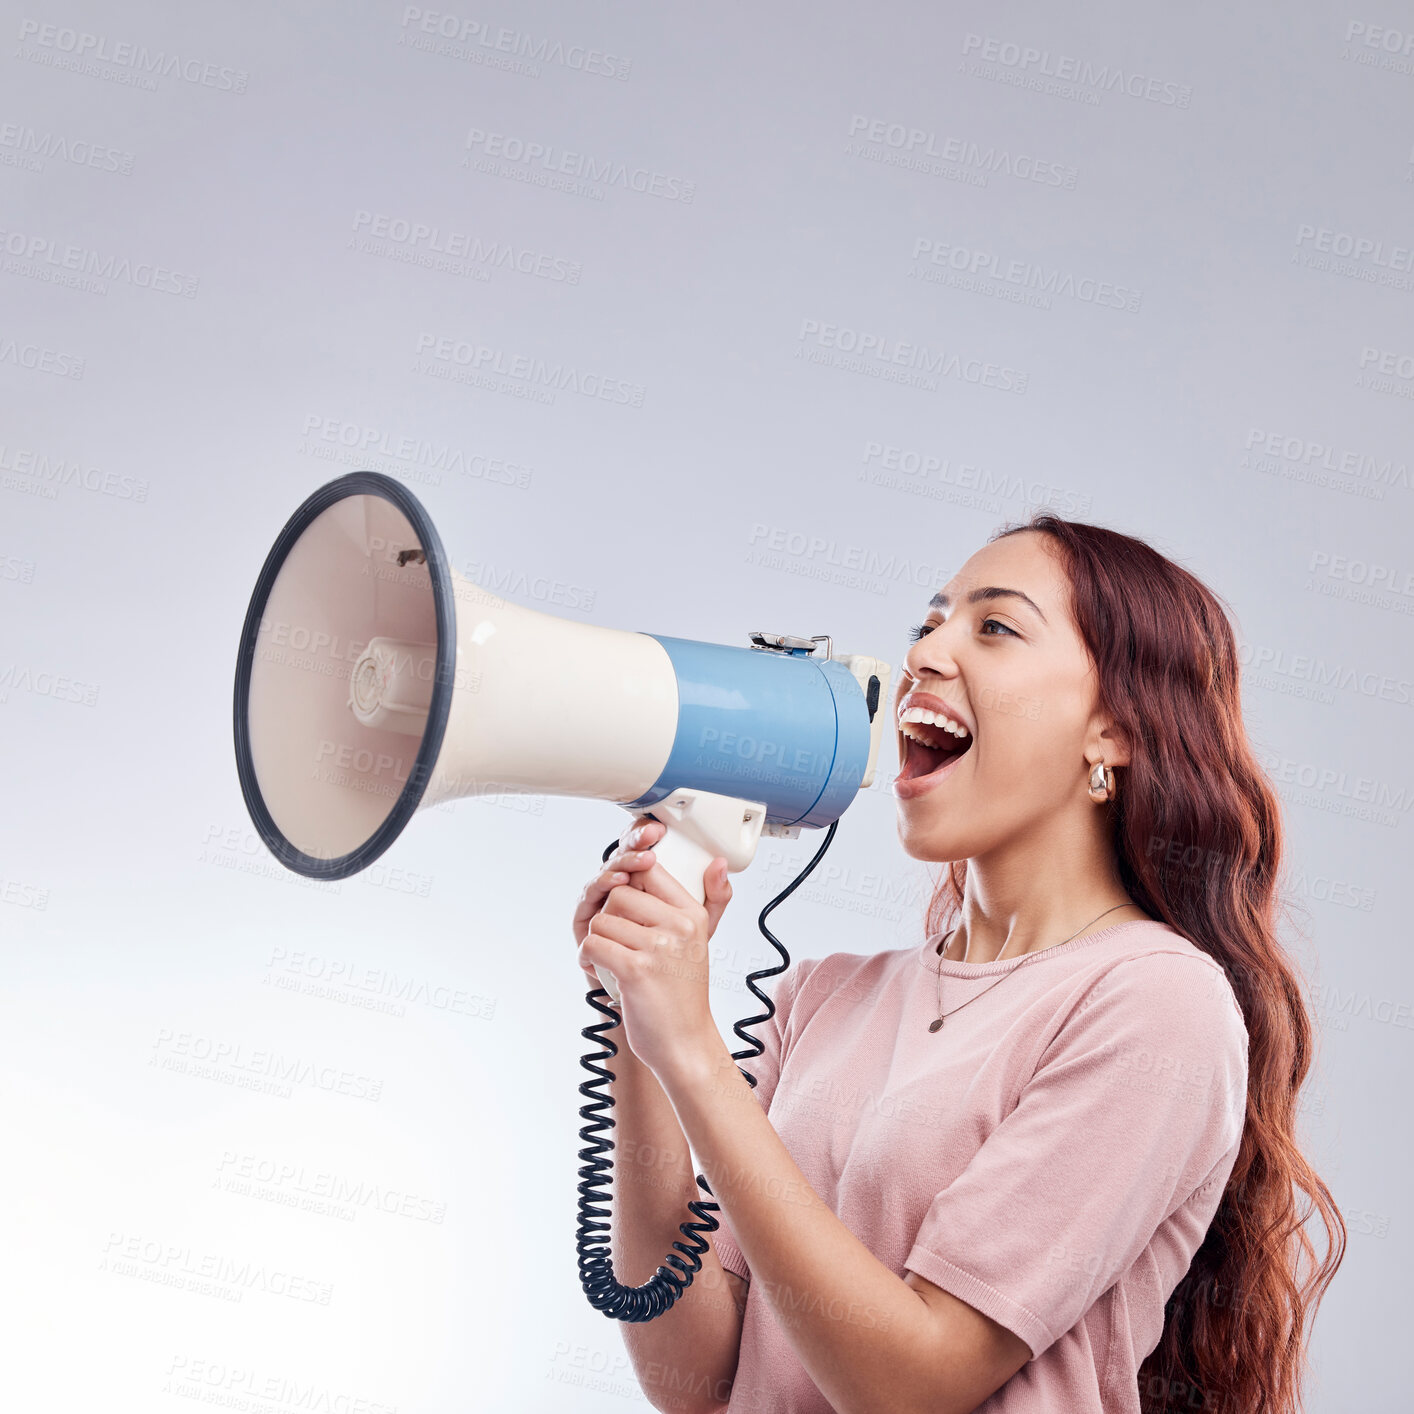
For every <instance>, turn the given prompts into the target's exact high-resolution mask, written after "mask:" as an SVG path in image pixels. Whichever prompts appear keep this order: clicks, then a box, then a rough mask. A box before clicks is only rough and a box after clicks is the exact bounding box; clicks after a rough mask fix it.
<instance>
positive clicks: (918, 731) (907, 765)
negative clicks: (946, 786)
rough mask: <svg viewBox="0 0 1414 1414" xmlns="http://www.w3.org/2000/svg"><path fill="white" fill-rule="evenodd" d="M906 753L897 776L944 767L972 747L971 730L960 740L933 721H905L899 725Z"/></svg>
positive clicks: (912, 776)
mask: <svg viewBox="0 0 1414 1414" xmlns="http://www.w3.org/2000/svg"><path fill="white" fill-rule="evenodd" d="M899 735H900V736H901V738H902V740H903V745H904V757H903V762H902V764H901V766H900V768H899V772H898V775H897V776H896V777H895V779H896V780H900V781H911V780H915V779H918V778H921V777H923V776H931V775H932V774H933V773H934V772H936V771H942V770H945V769H946V768H947V767H948V766H950V765H952V763H953V762H954V761H956V760H957V759H958V757H959V756H964V755H966V753H967V752H969V751H970V750H971V749H972V734H971V733H970V732H969V733H968V734H967V735H966V736H964V737H963V738H962V739H961V740H959V739H958V738H957V737H955V736H954V735H953V734H952V733H951V732H950V731H948V730H947V729H946V728H944V727H940V726H936V725H934V724H933V723H931V722H906V723H903V724H902V725H901V726H900V728H899Z"/></svg>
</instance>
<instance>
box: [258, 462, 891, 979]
mask: <svg viewBox="0 0 1414 1414" xmlns="http://www.w3.org/2000/svg"><path fill="white" fill-rule="evenodd" d="M749 637H750V642H749V644H748V645H747V646H746V647H737V646H732V645H726V644H718V643H706V642H698V641H696V640H693V639H684V638H672V637H667V636H665V635H662V634H653V633H645V632H638V631H634V630H627V629H614V628H603V627H599V626H597V625H593V624H584V623H576V622H572V621H571V620H568V619H563V618H559V617H557V616H555V615H553V614H547V613H541V612H539V611H537V610H535V609H527V608H525V607H523V606H521V605H518V604H513V603H509V602H507V601H506V600H504V599H502V598H500V597H498V596H497V595H495V594H492V593H489V592H488V591H487V590H485V589H483V588H482V587H481V586H480V585H478V584H476V583H474V582H472V581H469V580H467V579H466V578H464V577H463V576H462V575H461V574H459V573H458V572H457V571H456V569H454V568H453V567H452V566H451V565H450V564H449V563H448V561H447V556H446V553H445V551H444V549H443V546H442V541H441V539H440V537H439V536H438V534H437V530H436V528H435V527H434V525H433V523H432V520H431V517H430V516H429V515H428V514H427V511H426V510H425V509H424V508H423V506H422V504H421V503H420V502H419V501H418V499H417V498H416V497H415V496H414V495H413V494H412V492H411V491H409V490H408V489H407V487H406V486H404V485H403V483H402V482H400V481H397V480H395V479H394V478H392V477H390V476H384V475H381V474H379V473H376V472H369V471H356V472H352V473H350V474H349V475H346V476H341V477H339V478H338V479H337V480H334V481H330V482H328V483H327V484H325V485H323V486H321V487H319V489H318V490H316V491H315V492H314V493H313V494H312V495H311V496H309V497H308V499H307V500H305V501H304V503H303V504H302V505H300V506H299V508H298V509H297V510H296V511H295V512H294V514H293V515H292V516H291V517H290V519H289V520H288V521H287V522H286V524H285V527H284V529H283V530H282V531H281V532H280V534H279V535H278V536H277V538H276V540H275V543H274V545H273V547H272V548H271V550H270V553H269V554H268V555H267V557H266V559H265V563H264V565H263V566H262V568H261V570H260V574H259V577H258V578H257V581H256V585H255V590H254V593H253V594H252V595H251V600H250V606H249V608H248V609H247V611H246V616H245V622H244V626H243V629H242V632H241V640H240V650H239V656H238V659H237V667H236V683H235V723H234V725H235V747H236V762H237V770H238V773H239V777H240V785H241V791H242V794H243V795H244V797H245V802H246V806H247V808H248V809H249V811H250V816H251V819H252V821H253V823H254V825H255V827H256V829H257V831H258V832H259V834H260V836H261V838H262V839H263V840H264V842H265V844H266V845H267V846H268V847H269V849H270V851H271V852H272V853H273V854H274V856H275V857H276V858H277V859H278V860H279V861H280V862H281V863H282V864H284V865H285V866H286V867H287V868H289V869H291V870H293V871H294V872H296V873H298V874H302V875H305V876H306V877H308V878H312V879H324V880H333V879H342V878H345V877H347V876H348V875H350V874H353V873H356V872H358V871H359V870H361V869H365V868H367V867H368V866H369V865H370V864H371V863H373V861H374V860H375V859H377V858H378V857H379V855H381V854H382V853H383V852H384V851H385V850H386V849H387V848H388V847H389V846H390V845H391V844H392V843H393V841H394V840H395V839H396V838H397V837H398V835H399V834H400V833H401V832H402V830H403V828H404V827H405V826H406V825H407V823H408V821H409V820H410V819H411V818H412V817H413V815H414V814H415V813H416V812H417V811H418V810H422V809H427V808H428V807H430V806H433V805H437V804H439V803H442V802H444V801H448V800H452V799H457V798H461V797H466V796H474V795H485V794H493V793H505V792H508V791H510V792H516V791H525V792H534V793H537V794H544V795H563V796H587V797H593V798H597V799H602V800H607V801H612V802H615V803H616V804H618V805H621V806H622V807H623V808H624V809H625V810H627V811H629V812H630V813H631V814H634V815H641V814H649V815H652V816H653V817H654V818H656V819H659V820H661V821H663V823H664V825H665V826H666V827H667V832H666V834H665V836H664V838H663V839H662V841H661V842H660V843H659V844H657V845H656V846H655V847H654V854H655V856H656V857H657V860H658V862H659V864H661V865H662V866H663V867H664V868H665V869H666V870H667V871H668V873H669V874H671V875H672V876H673V877H674V878H675V879H676V880H677V881H678V882H679V883H680V884H682V886H683V887H684V888H685V889H686V890H687V891H688V892H689V893H690V894H692V895H693V897H695V898H696V899H697V900H698V902H699V903H700V902H702V900H703V897H704V890H703V883H702V875H703V871H704V870H705V869H706V867H707V866H708V865H709V864H710V863H711V861H712V860H713V859H714V858H716V857H717V856H718V855H722V856H725V857H726V860H727V867H728V870H729V871H731V872H738V871H740V870H742V869H745V868H746V867H747V865H749V864H750V862H751V860H752V858H753V857H754V854H755V851H756V846H757V843H758V841H759V839H760V837H761V835H762V834H763V833H765V834H768V835H783V836H787V837H790V838H794V837H795V836H797V835H798V834H799V832H800V830H801V829H802V828H803V827H809V828H819V827H822V826H826V825H831V824H833V823H834V822H835V821H836V820H838V818H839V817H840V816H841V815H842V814H843V813H844V811H845V809H846V808H847V807H848V806H849V805H850V803H851V802H852V801H853V800H854V798H855V796H856V794H857V792H858V791H859V790H860V789H862V788H865V787H868V786H869V785H870V784H872V782H873V779H874V771H875V763H876V760H877V757H878V751H879V742H880V729H881V723H882V716H881V715H880V713H879V712H878V707H879V703H880V702H881V701H882V700H883V699H884V698H885V697H886V695H887V691H888V683H889V675H890V668H889V665H888V664H887V663H884V662H882V661H881V660H880V659H877V658H872V657H868V656H865V655H862V654H851V653H842V654H836V653H834V652H833V651H832V640H831V639H830V638H829V637H828V636H826V635H818V636H816V637H812V638H802V637H798V636H792V635H788V634H781V633H766V632H759V631H758V632H752V633H751V634H750V636H749ZM821 645H823V652H822V651H820V646H821ZM599 976H600V979H601V980H602V981H603V983H604V986H605V989H606V991H608V993H609V995H610V996H611V997H612V998H613V999H614V1001H615V1002H618V1001H619V992H618V988H617V985H616V983H615V982H614V979H613V977H612V974H608V973H607V972H606V971H600V972H599Z"/></svg>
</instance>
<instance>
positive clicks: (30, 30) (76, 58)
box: [15, 20, 250, 93]
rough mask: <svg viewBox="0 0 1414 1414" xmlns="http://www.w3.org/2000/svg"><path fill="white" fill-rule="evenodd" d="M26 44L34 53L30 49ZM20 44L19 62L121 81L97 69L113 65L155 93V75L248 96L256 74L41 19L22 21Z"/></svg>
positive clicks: (135, 82)
mask: <svg viewBox="0 0 1414 1414" xmlns="http://www.w3.org/2000/svg"><path fill="white" fill-rule="evenodd" d="M26 44H29V45H34V46H36V48H34V49H26V48H25V47H24V46H25V45H26ZM20 45H21V47H20V48H19V49H18V50H16V52H15V57H16V58H17V59H28V60H31V61H32V62H35V63H40V64H44V65H46V66H47V67H50V68H55V69H73V70H75V71H76V72H79V73H84V74H90V75H93V76H96V77H98V78H110V77H116V75H114V74H105V73H104V71H103V70H102V69H100V68H98V67H97V66H98V65H100V64H107V65H111V66H112V67H113V68H114V69H116V70H119V71H122V70H126V71H127V73H126V74H125V75H124V78H125V79H129V80H131V81H132V82H133V83H134V84H135V85H136V86H137V87H139V88H143V89H148V90H151V89H155V88H156V87H157V84H156V82H155V81H154V78H153V76H154V75H156V76H157V77H158V78H164V79H166V78H179V79H182V80H183V81H184V82H186V83H191V84H197V85H199V86H200V87H202V88H215V89H221V90H224V91H225V92H227V93H244V92H245V91H246V85H247V84H248V83H249V82H250V75H249V74H248V73H247V72H246V71H245V70H244V69H233V68H230V67H229V66H227V65H222V64H211V63H206V62H205V61H203V60H201V59H194V58H192V57H190V56H189V55H188V56H185V57H184V56H183V55H181V54H172V53H168V51H167V50H165V49H156V50H153V49H149V48H148V47H147V46H146V45H145V44H132V43H130V42H129V41H127V40H110V39H109V37H108V36H107V35H106V34H90V33H88V32H87V31H85V30H78V29H72V28H70V27H69V26H67V25H50V24H42V23H41V22H40V21H39V20H21V21H20Z"/></svg>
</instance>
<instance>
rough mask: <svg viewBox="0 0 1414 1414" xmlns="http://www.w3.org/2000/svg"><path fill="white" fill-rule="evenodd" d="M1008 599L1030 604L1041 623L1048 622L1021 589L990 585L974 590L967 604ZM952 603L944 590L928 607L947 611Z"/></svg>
mask: <svg viewBox="0 0 1414 1414" xmlns="http://www.w3.org/2000/svg"><path fill="white" fill-rule="evenodd" d="M1006 598H1012V599H1020V600H1022V601H1023V602H1024V603H1027V604H1030V605H1031V607H1032V609H1034V610H1035V612H1036V616H1037V617H1038V618H1039V619H1040V620H1041V622H1042V623H1045V622H1046V616H1045V614H1043V613H1042V612H1041V610H1040V607H1039V606H1038V605H1037V603H1036V601H1035V600H1034V599H1032V598H1031V596H1030V595H1028V594H1023V593H1022V592H1021V591H1020V590H1019V589H998V588H997V586H996V585H991V584H989V585H988V586H987V587H986V588H985V589H974V590H973V591H972V593H971V594H969V595H968V596H967V602H968V603H969V604H980V603H982V602H983V601H984V600H987V599H1006ZM951 602H952V600H951V599H949V598H948V596H947V595H946V594H944V593H943V592H942V590H939V591H938V592H937V593H936V594H935V595H933V597H932V598H931V599H930V600H929V601H928V607H929V608H930V609H946V608H947V607H948V605H949V604H950V603H951Z"/></svg>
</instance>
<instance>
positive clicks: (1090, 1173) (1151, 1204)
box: [905, 952, 1247, 1358]
mask: <svg viewBox="0 0 1414 1414" xmlns="http://www.w3.org/2000/svg"><path fill="white" fill-rule="evenodd" d="M1246 1097H1247V1028H1246V1026H1245V1024H1244V1023H1243V1019H1242V1012H1241V1009H1240V1008H1239V1007H1238V1004H1237V999H1236V997H1235V996H1234V995H1233V992H1232V988H1231V986H1230V984H1229V983H1228V980H1227V977H1226V975H1225V974H1224V972H1223V970H1222V969H1221V968H1220V967H1219V966H1218V965H1217V963H1216V962H1214V961H1213V960H1212V959H1211V958H1209V957H1207V956H1206V955H1205V954H1192V953H1179V952H1159V953H1145V954H1141V955H1140V956H1137V957H1129V958H1124V959H1122V960H1120V961H1119V962H1117V963H1115V964H1114V966H1113V967H1111V968H1110V969H1109V970H1108V971H1107V972H1106V973H1105V975H1104V976H1103V977H1101V978H1100V979H1099V981H1097V982H1096V983H1095V984H1094V985H1093V986H1091V987H1090V988H1089V990H1088V991H1087V992H1086V993H1085V995H1084V996H1083V997H1082V998H1081V999H1080V1001H1079V1002H1078V1003H1077V1004H1076V1005H1075V1007H1074V1008H1073V1009H1071V1010H1070V1012H1069V1013H1068V1014H1067V1015H1066V1016H1065V1018H1064V1020H1063V1021H1062V1022H1061V1024H1060V1026H1059V1029H1058V1030H1057V1031H1056V1034H1055V1035H1054V1036H1053V1037H1052V1038H1051V1039H1050V1041H1049V1042H1048V1043H1047V1044H1046V1045H1045V1046H1044V1048H1043V1050H1042V1052H1041V1056H1040V1058H1039V1060H1038V1062H1037V1065H1036V1068H1035V1071H1034V1073H1033V1075H1032V1076H1031V1078H1030V1079H1029V1080H1028V1082H1027V1083H1026V1084H1025V1085H1024V1086H1023V1088H1022V1090H1021V1093H1020V1096H1019V1098H1018V1100H1017V1103H1016V1105H1015V1108H1013V1109H1012V1110H1011V1112H1010V1113H1009V1114H1007V1115H1006V1116H1005V1117H1004V1118H1003V1119H1002V1121H1001V1122H1000V1123H999V1124H998V1125H997V1126H996V1128H995V1129H994V1130H993V1131H992V1132H991V1134H989V1135H988V1136H987V1138H986V1140H985V1141H984V1142H983V1144H982V1146H981V1148H980V1149H979V1150H978V1151H977V1153H976V1155H975V1156H974V1157H973V1159H972V1160H971V1161H970V1162H969V1163H968V1165H967V1167H966V1168H965V1169H964V1170H963V1171H962V1173H961V1174H959V1175H958V1176H957V1178H955V1179H954V1180H953V1181H952V1182H950V1183H949V1184H948V1185H947V1187H946V1188H944V1189H943V1190H942V1191H941V1192H939V1193H938V1194H937V1196H936V1197H935V1198H934V1199H933V1202H932V1204H931V1206H930V1207H929V1209H928V1212H927V1215H926V1217H925V1218H924V1221H923V1223H922V1225H921V1227H920V1228H919V1230H918V1233H917V1236H916V1238H915V1240H914V1245H913V1247H912V1249H911V1251H910V1252H909V1255H908V1260H907V1262H906V1263H905V1265H906V1267H907V1268H909V1269H910V1270H912V1271H914V1272H917V1273H918V1275H919V1276H921V1277H924V1278H926V1279H927V1280H928V1281H931V1282H933V1283H934V1284H935V1285H937V1286H940V1287H942V1288H943V1289H944V1290H946V1291H949V1292H951V1293H952V1294H953V1295H954V1296H956V1297H958V1298H959V1299H960V1300H962V1301H966V1302H967V1304H968V1305H970V1306H973V1307H975V1308H976V1309H977V1310H979V1311H981V1312H982V1313H983V1314H984V1315H987V1316H990V1317H991V1318H992V1319H993V1320H995V1321H998V1322H1000V1323H1001V1324H1002V1325H1004V1326H1006V1327H1007V1328H1008V1329H1009V1330H1011V1331H1014V1332H1015V1333H1016V1334H1017V1335H1018V1336H1020V1337H1021V1339H1022V1340H1024V1341H1025V1342H1026V1344H1027V1345H1028V1346H1029V1347H1030V1349H1031V1354H1032V1357H1033V1358H1034V1357H1035V1356H1037V1355H1039V1354H1040V1353H1041V1352H1042V1351H1043V1350H1045V1349H1046V1348H1047V1347H1048V1346H1049V1345H1051V1344H1052V1343H1053V1342H1054V1341H1056V1340H1058V1339H1059V1338H1060V1337H1061V1336H1062V1335H1063V1334H1064V1333H1065V1332H1066V1331H1068V1330H1069V1329H1070V1328H1071V1327H1072V1326H1074V1325H1075V1324H1076V1323H1077V1322H1078V1321H1079V1320H1080V1319H1081V1318H1082V1317H1083V1316H1084V1315H1085V1313H1086V1311H1088V1310H1089V1309H1090V1307H1091V1306H1092V1305H1094V1303H1095V1302H1096V1301H1097V1300H1098V1299H1099V1298H1100V1296H1102V1295H1103V1294H1104V1292H1106V1291H1107V1290H1108V1289H1109V1288H1110V1287H1111V1286H1113V1285H1114V1283H1115V1282H1116V1281H1117V1280H1119V1279H1120V1278H1121V1277H1122V1276H1123V1275H1124V1274H1125V1273H1126V1272H1127V1271H1128V1270H1129V1269H1130V1267H1131V1266H1133V1264H1134V1263H1135V1261H1136V1260H1138V1258H1139V1257H1140V1255H1141V1254H1142V1253H1143V1252H1144V1249H1145V1248H1146V1247H1148V1246H1149V1244H1150V1242H1151V1241H1152V1240H1153V1239H1154V1236H1155V1234H1156V1233H1157V1232H1158V1230H1159V1228H1160V1227H1161V1226H1162V1225H1164V1224H1165V1223H1166V1222H1167V1221H1168V1220H1169V1219H1170V1217H1174V1218H1175V1221H1174V1223H1173V1224H1171V1229H1172V1230H1171V1231H1170V1232H1168V1233H1166V1234H1165V1240H1166V1242H1169V1243H1172V1242H1173V1241H1175V1240H1176V1241H1178V1242H1179V1243H1180V1245H1182V1246H1183V1247H1185V1248H1186V1249H1187V1251H1186V1254H1185V1253H1179V1254H1178V1256H1179V1257H1181V1263H1182V1264H1181V1266H1179V1268H1178V1272H1179V1275H1181V1274H1182V1272H1183V1271H1184V1270H1186V1269H1187V1266H1188V1264H1189V1262H1190V1261H1191V1259H1192V1256H1193V1253H1194V1252H1195V1251H1196V1250H1197V1247H1198V1244H1199V1243H1200V1242H1201V1241H1202V1238H1203V1231H1204V1229H1205V1228H1206V1223H1204V1224H1202V1225H1201V1226H1200V1225H1198V1224H1196V1223H1192V1222H1188V1223H1186V1224H1185V1222H1184V1221H1183V1218H1184V1214H1183V1213H1180V1212H1179V1210H1180V1209H1183V1208H1184V1205H1185V1204H1186V1203H1188V1201H1189V1199H1190V1198H1192V1197H1193V1196H1194V1194H1195V1193H1197V1192H1198V1191H1199V1190H1200V1189H1203V1190H1207V1191H1209V1192H1210V1191H1211V1186H1212V1185H1213V1184H1214V1183H1216V1184H1217V1185H1218V1186H1219V1187H1221V1186H1224V1185H1225V1184H1226V1181H1227V1177H1228V1175H1229V1174H1230V1172H1231V1170H1232V1167H1233V1164H1234V1162H1235V1160H1236V1156H1237V1150H1238V1146H1239V1145H1240V1143H1241V1139H1242V1128H1243V1123H1244V1121H1245V1118H1246ZM1198 1206H1200V1207H1201V1206H1202V1205H1201V1204H1200V1205H1198ZM1213 1206H1215V1205H1213ZM1175 1215H1176V1216H1175Z"/></svg>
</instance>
